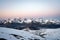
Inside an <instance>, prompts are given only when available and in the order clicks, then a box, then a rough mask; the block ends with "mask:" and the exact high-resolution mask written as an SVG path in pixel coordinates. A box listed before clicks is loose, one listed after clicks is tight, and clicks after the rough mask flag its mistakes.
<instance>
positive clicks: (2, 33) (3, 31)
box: [0, 27, 43, 40]
mask: <svg viewBox="0 0 60 40" xmlns="http://www.w3.org/2000/svg"><path fill="white" fill-rule="evenodd" d="M13 35H18V36H22V37H23V38H25V39H26V40H28V39H35V38H36V39H43V38H41V37H40V36H37V35H34V34H31V33H29V32H27V31H23V30H15V29H9V28H2V27H0V38H6V39H9V40H10V39H11V40H12V38H13V39H14V40H15V39H16V38H15V37H13ZM16 40H17V39H16Z"/></svg>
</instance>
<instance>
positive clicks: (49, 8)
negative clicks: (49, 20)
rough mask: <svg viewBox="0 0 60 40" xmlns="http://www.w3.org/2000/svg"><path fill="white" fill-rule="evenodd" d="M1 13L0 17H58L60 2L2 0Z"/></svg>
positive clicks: (0, 0)
mask: <svg viewBox="0 0 60 40" xmlns="http://www.w3.org/2000/svg"><path fill="white" fill-rule="evenodd" d="M0 11H1V13H0V17H8V16H9V15H8V16H7V14H10V16H9V17H12V16H14V17H15V16H22V17H25V16H26V17H27V16H47V15H50V16H53V15H54V16H58V15H60V0H0ZM12 13H13V14H12ZM4 14H5V15H4ZM19 14H20V15H19ZM28 14H29V15H28Z"/></svg>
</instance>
